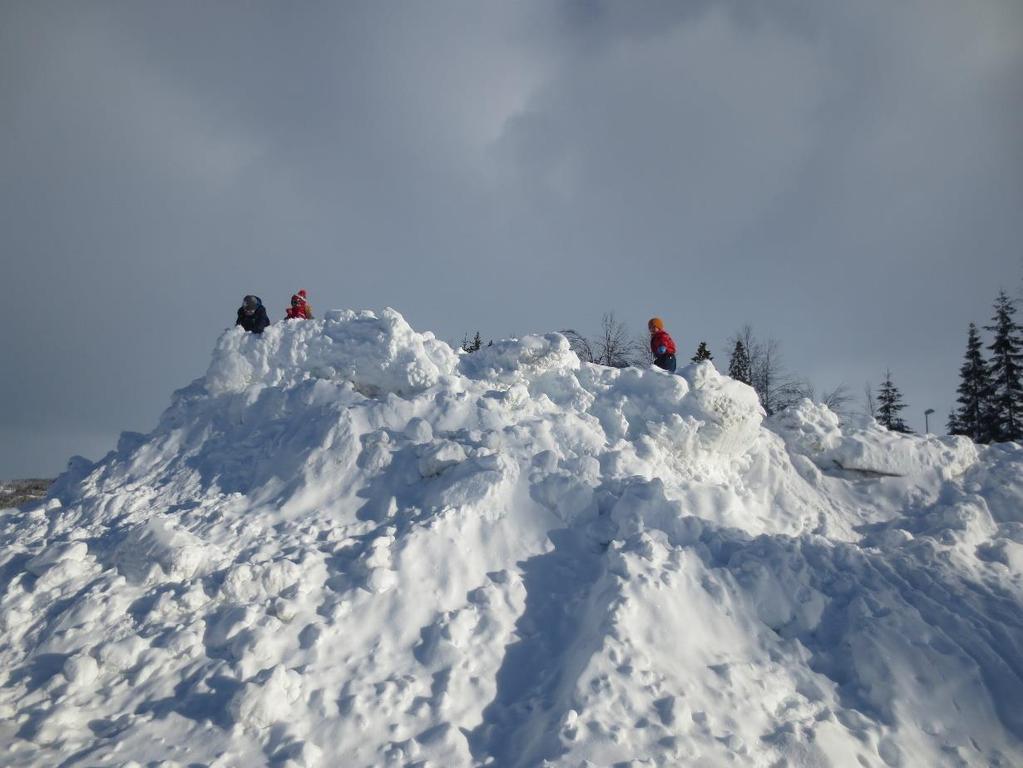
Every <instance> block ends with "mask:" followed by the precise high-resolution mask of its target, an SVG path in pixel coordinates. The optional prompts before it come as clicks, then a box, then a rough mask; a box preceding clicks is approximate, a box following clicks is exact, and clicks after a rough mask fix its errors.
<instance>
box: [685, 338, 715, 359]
mask: <svg viewBox="0 0 1023 768" xmlns="http://www.w3.org/2000/svg"><path fill="white" fill-rule="evenodd" d="M691 359H692V361H693V362H694V363H702V362H703V361H704V360H713V359H714V356H713V355H712V354H711V353H710V350H709V349H707V342H705V341H701V342H700V346H699V347H698V348H697V349H696V354H695V355H693V356H692V358H691Z"/></svg>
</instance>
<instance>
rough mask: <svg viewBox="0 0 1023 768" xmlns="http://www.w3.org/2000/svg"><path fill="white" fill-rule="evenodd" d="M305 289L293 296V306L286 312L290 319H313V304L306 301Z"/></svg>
mask: <svg viewBox="0 0 1023 768" xmlns="http://www.w3.org/2000/svg"><path fill="white" fill-rule="evenodd" d="M305 296H306V294H305V289H304V288H303V289H302V290H301V291H299V292H298V293H296V294H295V295H294V296H292V297H291V306H290V307H288V309H287V311H286V312H285V317H286V318H287V319H288V320H312V319H313V306H312V304H310V303H309V302H308V301H306V297H305Z"/></svg>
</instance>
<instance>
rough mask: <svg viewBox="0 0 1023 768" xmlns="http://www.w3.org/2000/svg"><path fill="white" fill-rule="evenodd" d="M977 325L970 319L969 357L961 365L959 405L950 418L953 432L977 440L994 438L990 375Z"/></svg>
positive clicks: (976, 441)
mask: <svg viewBox="0 0 1023 768" xmlns="http://www.w3.org/2000/svg"><path fill="white" fill-rule="evenodd" d="M982 346H983V345H982V344H981V340H980V334H979V333H978V332H977V326H976V325H974V324H973V323H970V330H969V333H968V334H967V339H966V360H965V361H964V362H963V365H962V367H961V368H960V369H959V389H958V390H957V391H958V393H959V397H958V398H957V402H958V403H959V408H958V409H957V410H956V411H955V412H954V413H953V415H952V417H950V419H949V424H948V428H949V434H950V435H966V436H967V437H969V438H970V439H971V440H973V441H974V442H975V443H988V442H990V441H991V438H992V436H993V431H994V424H993V422H992V418H991V377H990V375H989V372H988V364H987V362H985V360H984V355H983V352H982Z"/></svg>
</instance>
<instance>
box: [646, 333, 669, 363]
mask: <svg viewBox="0 0 1023 768" xmlns="http://www.w3.org/2000/svg"><path fill="white" fill-rule="evenodd" d="M659 347H664V351H663V352H662V351H660V349H659ZM650 351H651V352H652V353H653V354H654V355H656V356H657V357H660V356H661V355H674V354H675V342H674V341H672V340H671V336H669V335H668V332H667V331H657V332H656V333H654V334H653V335H652V336H651V337H650Z"/></svg>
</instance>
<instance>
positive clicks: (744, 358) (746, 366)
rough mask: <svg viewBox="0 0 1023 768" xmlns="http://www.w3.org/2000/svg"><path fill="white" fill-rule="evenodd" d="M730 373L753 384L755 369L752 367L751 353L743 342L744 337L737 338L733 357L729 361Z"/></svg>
mask: <svg viewBox="0 0 1023 768" xmlns="http://www.w3.org/2000/svg"><path fill="white" fill-rule="evenodd" d="M728 375H729V376H731V377H732V378H733V379H735V380H736V381H741V382H742V383H743V384H749V385H752V384H753V371H752V369H751V367H750V363H749V355H748V354H747V353H746V345H745V344H743V343H742V339H736V340H735V349H733V350H732V359H731V360H730V361H729V363H728Z"/></svg>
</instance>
